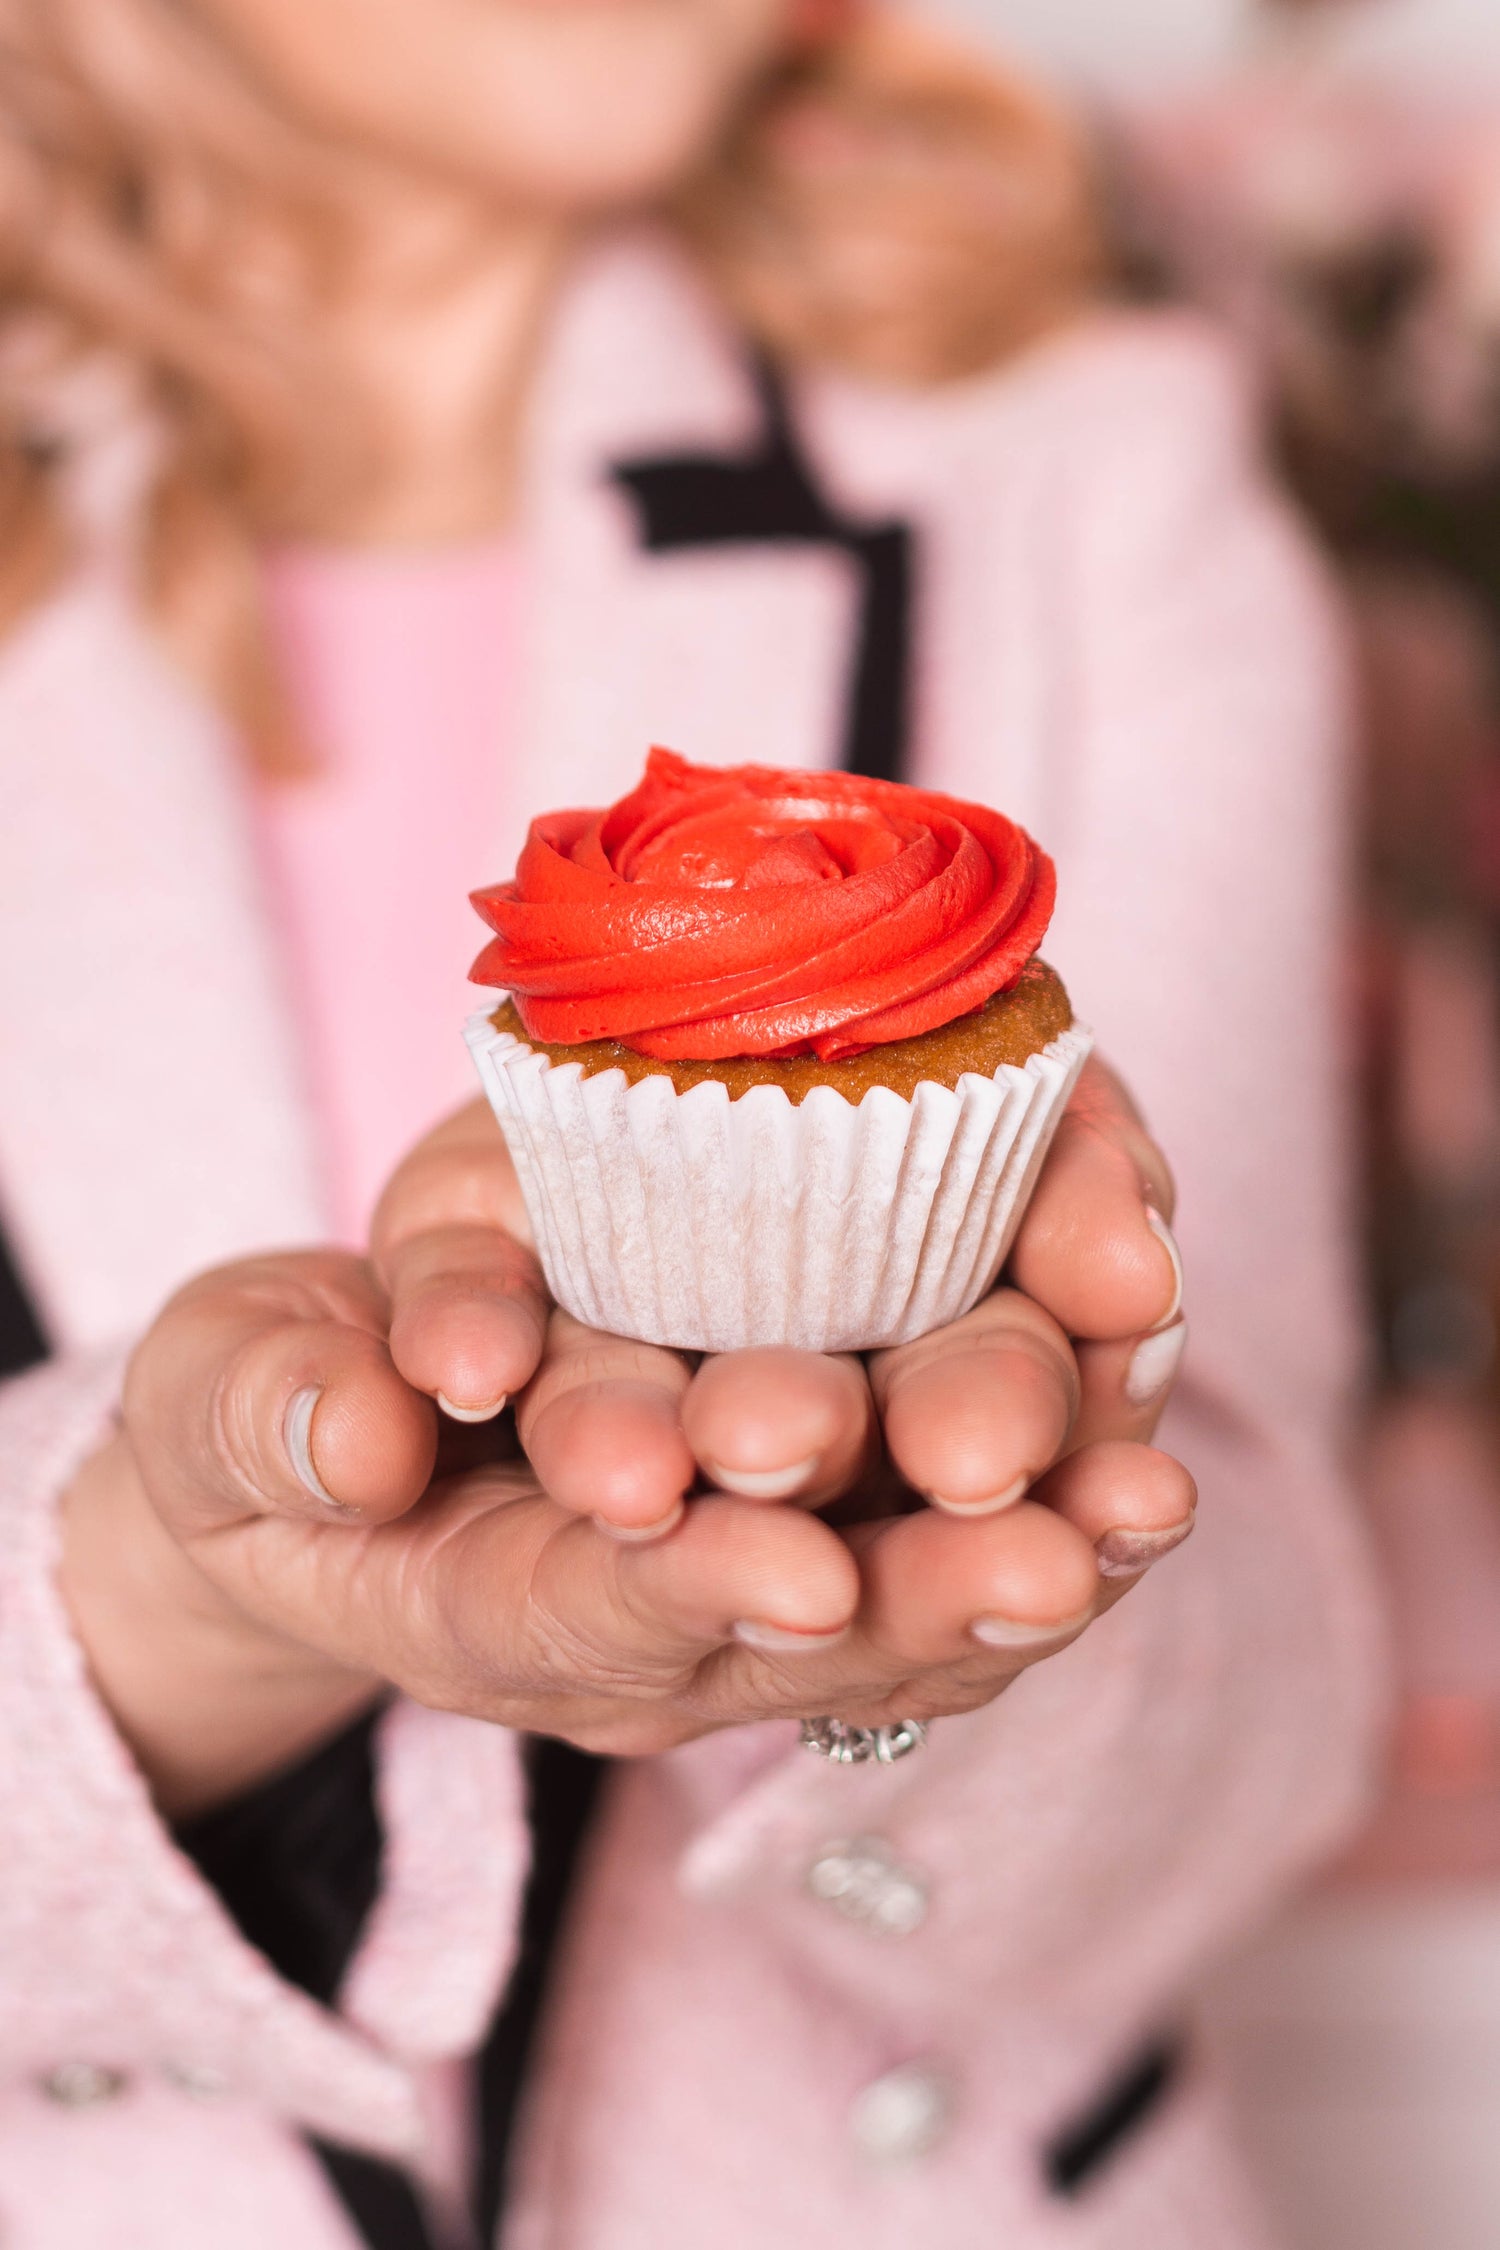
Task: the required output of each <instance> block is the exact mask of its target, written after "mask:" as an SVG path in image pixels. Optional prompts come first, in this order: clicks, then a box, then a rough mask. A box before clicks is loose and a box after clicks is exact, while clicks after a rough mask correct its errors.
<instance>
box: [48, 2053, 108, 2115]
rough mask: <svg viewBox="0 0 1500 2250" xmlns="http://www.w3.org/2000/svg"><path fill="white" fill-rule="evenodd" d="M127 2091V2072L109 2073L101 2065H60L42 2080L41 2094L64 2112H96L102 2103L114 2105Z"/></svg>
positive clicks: (79, 2063) (77, 2063)
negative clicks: (77, 2110) (66, 2110)
mask: <svg viewBox="0 0 1500 2250" xmlns="http://www.w3.org/2000/svg"><path fill="white" fill-rule="evenodd" d="M124 2091H125V2074H124V2072H123V2071H120V2070H106V2069H105V2067H104V2065H103V2064H102V2063H86V2062H65V2063H59V2064H58V2066H57V2068H56V2070H49V2071H48V2073H47V2075H46V2077H45V2078H44V2079H43V2080H42V2092H43V2093H44V2094H45V2095H46V2097H47V2099H48V2101H49V2102H58V2103H60V2104H61V2105H62V2107H63V2108H64V2109H93V2108H95V2107H96V2106H97V2105H98V2103H100V2102H112V2101H113V2100H114V2099H115V2097H116V2096H117V2095H118V2094H123V2093H124Z"/></svg>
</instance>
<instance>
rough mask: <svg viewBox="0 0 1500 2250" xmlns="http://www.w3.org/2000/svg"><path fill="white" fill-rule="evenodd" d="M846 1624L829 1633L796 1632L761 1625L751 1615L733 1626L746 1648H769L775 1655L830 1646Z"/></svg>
mask: <svg viewBox="0 0 1500 2250" xmlns="http://www.w3.org/2000/svg"><path fill="white" fill-rule="evenodd" d="M848 1630H849V1628H848V1626H847V1625H840V1626H838V1627H837V1628H836V1629H835V1630H834V1631H833V1632H831V1633H797V1632H793V1631H792V1630H791V1629H790V1628H789V1627H787V1626H785V1625H762V1624H761V1623H760V1622H759V1620H758V1619H756V1618H753V1617H742V1618H741V1619H740V1621H739V1623H738V1624H737V1625H736V1626H735V1628H734V1637H735V1639H736V1640H737V1641H743V1642H744V1644H745V1646H746V1648H763V1649H769V1650H770V1651H771V1652H772V1654H774V1655H777V1656H796V1655H798V1654H800V1653H801V1651H803V1650H804V1649H805V1650H806V1651H807V1652H808V1653H809V1654H811V1652H812V1651H813V1650H814V1649H819V1648H830V1647H831V1646H832V1645H833V1643H834V1642H835V1641H841V1640H842V1639H843V1637H844V1635H845V1634H846V1633H847V1632H848Z"/></svg>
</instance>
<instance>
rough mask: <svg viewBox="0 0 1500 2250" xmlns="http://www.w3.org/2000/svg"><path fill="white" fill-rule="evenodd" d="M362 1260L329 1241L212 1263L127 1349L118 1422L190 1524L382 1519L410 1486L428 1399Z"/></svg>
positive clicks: (172, 1514) (191, 1530) (432, 1442)
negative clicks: (405, 1361) (392, 1340)
mask: <svg viewBox="0 0 1500 2250" xmlns="http://www.w3.org/2000/svg"><path fill="white" fill-rule="evenodd" d="M383 1319H384V1307H383V1303H382V1300H381V1296H380V1292H379V1290H378V1288H377V1286H376V1284H375V1282H374V1280H373V1277H372V1276H371V1275H370V1273H369V1269H368V1268H367V1267H366V1266H365V1265H363V1263H362V1262H361V1261H359V1260H357V1259H354V1258H349V1257H343V1256H340V1255H338V1254H336V1253H333V1252H308V1253H305V1254H302V1255H299V1256H295V1257H282V1258H277V1259H264V1260H257V1261H253V1262H247V1263H246V1264H244V1265H241V1266H238V1267H232V1268H228V1269H226V1270H225V1271H224V1272H223V1273H221V1274H214V1275H208V1276H206V1277H204V1278H203V1279H201V1280H200V1281H197V1282H195V1283H193V1284H192V1285H190V1287H189V1288H187V1289H185V1290H184V1291H182V1292H181V1293H180V1295H179V1296H178V1297H176V1298H175V1299H174V1300H173V1301H172V1303H171V1304H170V1305H169V1306H168V1307H167V1308H166V1310H165V1311H164V1312H163V1313H162V1315H161V1317H160V1318H159V1319H158V1320H157V1322H156V1323H155V1325H154V1326H153V1328H152V1329H151V1331H150V1333H149V1335H148V1336H147V1337H146V1338H145V1340H144V1341H143V1343H142V1344H141V1346H140V1348H139V1349H138V1350H137V1352H136V1353H135V1355H134V1358H133V1359H132V1362H131V1365H130V1369H129V1372H128V1374H127V1378H126V1385H125V1405H124V1418H125V1429H126V1434H127V1436H128V1437H129V1439H130V1443H131V1448H132V1451H133V1453H134V1455H135V1458H136V1460H137V1463H138V1465H139V1467H140V1470H141V1474H142V1476H143V1478H144V1480H145V1482H146V1486H147V1489H148V1491H149V1492H150V1493H151V1496H152V1498H153V1500H154V1501H156V1503H157V1505H158V1506H159V1507H160V1508H162V1509H163V1511H164V1512H165V1513H167V1514H168V1516H169V1518H170V1520H171V1521H172V1522H173V1523H174V1525H175V1527H176V1528H178V1529H179V1530H180V1531H181V1532H182V1533H183V1535H184V1536H191V1535H193V1534H195V1533H198V1532H202V1531H206V1530H210V1529H212V1528H213V1527H215V1526H216V1525H220V1524H224V1523H230V1522H237V1521H240V1520H242V1519H243V1518H245V1517H247V1516H254V1515H267V1514H278V1513H280V1514H287V1515H294V1516H301V1517H307V1516H312V1517H314V1518H317V1519H320V1520H322V1521H325V1522H326V1521H328V1520H329V1519H330V1517H332V1516H335V1515H344V1516H358V1517H360V1518H362V1519H363V1520H365V1521H367V1522H379V1521H383V1520H385V1519H387V1518H389V1517H392V1516H397V1515H400V1514H402V1513H404V1512H405V1510H406V1509H408V1508H410V1507H411V1506H412V1505H413V1503H414V1502H415V1501H416V1500H417V1499H419V1498H420V1496H421V1494H422V1492H423V1490H424V1489H425V1487H426V1484H427V1481H428V1478H429V1476H430V1475H431V1472H432V1463H433V1456H434V1452H435V1447H436V1426H435V1418H434V1415H433V1411H432V1408H431V1407H430V1405H429V1404H428V1403H427V1401H426V1400H425V1399H421V1398H418V1397H417V1396H416V1395H415V1394H414V1393H413V1392H412V1391H411V1390H410V1389H409V1387H408V1386H407V1385H406V1384H405V1383H404V1382H403V1381H402V1380H401V1378H400V1376H399V1375H398V1374H397V1372H396V1370H395V1368H394V1367H393V1366H392V1364H391V1360H390V1355H389V1353H388V1351H387V1350H386V1346H385V1342H384V1338H383Z"/></svg>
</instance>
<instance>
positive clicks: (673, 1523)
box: [594, 1500, 687, 1547]
mask: <svg viewBox="0 0 1500 2250" xmlns="http://www.w3.org/2000/svg"><path fill="white" fill-rule="evenodd" d="M686 1513H687V1503H686V1502H685V1501H683V1500H679V1501H678V1503H677V1505H676V1507H675V1508H673V1509H671V1510H670V1511H669V1513H668V1514H666V1515H664V1516H660V1517H658V1519H657V1521H656V1522H655V1523H607V1522H606V1521H605V1519H604V1517H603V1516H595V1518H594V1522H595V1523H596V1524H597V1525H598V1527H599V1529H600V1530H601V1531H602V1532H603V1534H604V1536H605V1538H606V1539H615V1540H618V1542H619V1544H620V1545H621V1546H622V1547H648V1546H649V1545H650V1544H651V1541H652V1540H653V1539H665V1538H666V1536H667V1533H668V1532H669V1531H675V1530H676V1529H677V1526H678V1525H679V1524H680V1523H681V1521H682V1519H683V1517H684V1515H685V1514H686Z"/></svg>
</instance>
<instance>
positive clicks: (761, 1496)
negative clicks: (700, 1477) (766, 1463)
mask: <svg viewBox="0 0 1500 2250" xmlns="http://www.w3.org/2000/svg"><path fill="white" fill-rule="evenodd" d="M817 1465H818V1456H817V1454H816V1453H809V1455H808V1456H807V1459H806V1460H805V1461H794V1462H793V1463H792V1466H791V1467H790V1468H789V1469H726V1468H725V1466H724V1464H723V1462H722V1461H705V1462H704V1464H703V1466H704V1469H705V1470H706V1471H707V1473H708V1475H709V1476H710V1477H712V1479H713V1481H714V1483H715V1484H716V1485H718V1486H719V1488H720V1490H721V1491H724V1492H733V1493H735V1494H737V1495H738V1497H739V1498H740V1499H741V1500H785V1499H786V1497H787V1495H788V1493H792V1492H796V1491H798V1490H799V1489H800V1488H801V1487H802V1486H803V1485H804V1484H806V1482H807V1480H808V1478H809V1477H810V1476H811V1475H812V1473H813V1471H814V1469H815V1468H816V1467H817Z"/></svg>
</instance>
